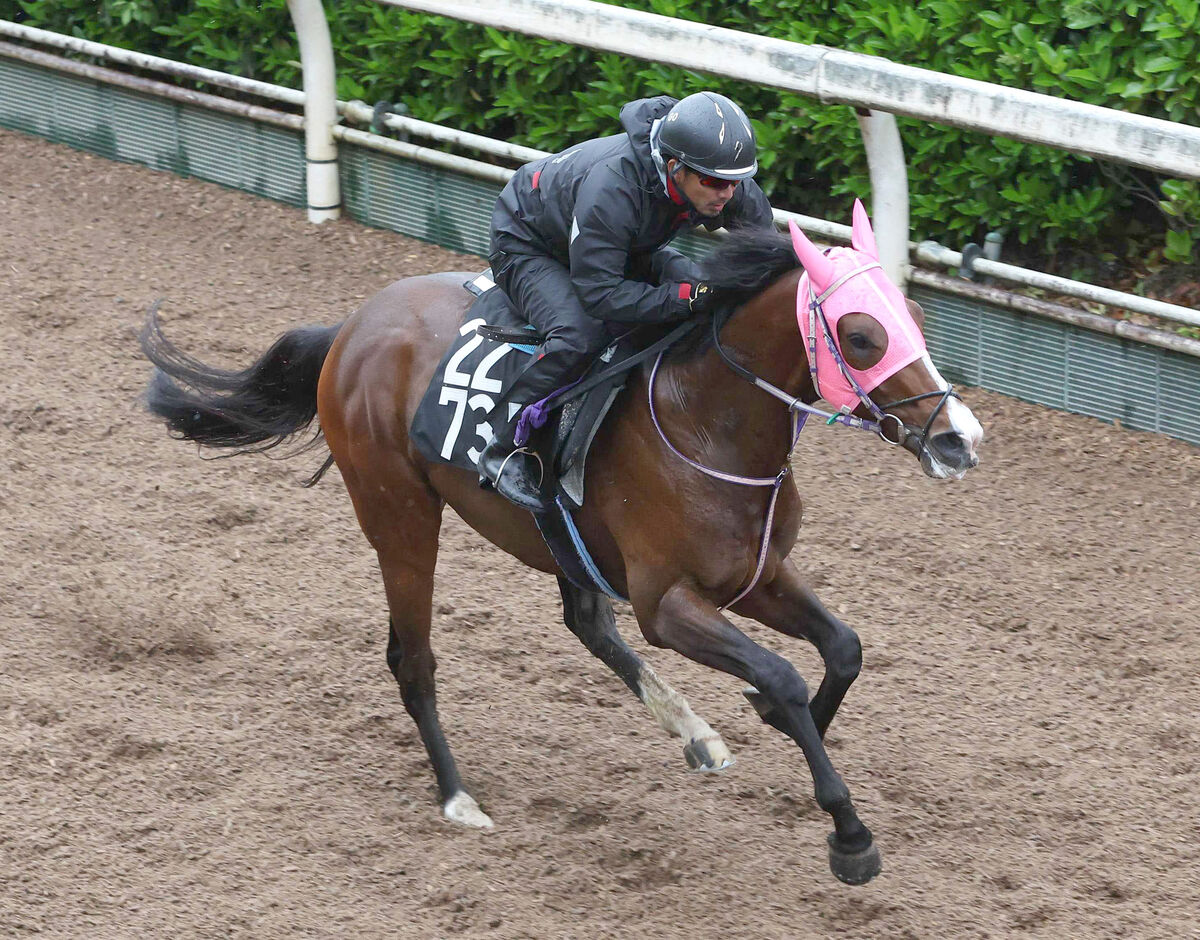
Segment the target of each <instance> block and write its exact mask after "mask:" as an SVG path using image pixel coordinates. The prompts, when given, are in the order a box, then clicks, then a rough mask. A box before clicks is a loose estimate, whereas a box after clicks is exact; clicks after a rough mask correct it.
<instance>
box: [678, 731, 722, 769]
mask: <svg viewBox="0 0 1200 940" xmlns="http://www.w3.org/2000/svg"><path fill="white" fill-rule="evenodd" d="M683 757H684V760H686V761H687V764H688V767H689V768H690V769H691V770H693V771H695V772H696V773H706V774H711V773H716V772H717V771H719V770H724V769H725V768H727V767H732V766H733V754H731V753H730V752H729V748H727V747H726V746H725V742H724V741H722V740H721V736H720V735H713V736H712V737H706V738H697V739H696V740H693V741H689V742H688V743H687V744H686V745H684V748H683Z"/></svg>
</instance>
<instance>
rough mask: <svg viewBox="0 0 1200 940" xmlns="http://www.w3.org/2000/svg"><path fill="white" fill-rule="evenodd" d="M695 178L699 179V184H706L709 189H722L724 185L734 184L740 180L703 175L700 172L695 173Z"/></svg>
mask: <svg viewBox="0 0 1200 940" xmlns="http://www.w3.org/2000/svg"><path fill="white" fill-rule="evenodd" d="M696 179H697V180H699V181H700V185H701V186H707V187H708V188H709V189H724V188H725V187H726V186H736V185H737V184H738V183H739V182H741V180H723V179H719V178H718V177H716V176H704V175H702V174H700V173H697V174H696Z"/></svg>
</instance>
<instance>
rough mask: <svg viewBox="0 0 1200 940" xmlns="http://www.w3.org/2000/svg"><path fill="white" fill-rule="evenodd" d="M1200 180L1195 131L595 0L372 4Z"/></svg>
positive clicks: (387, 0)
mask: <svg viewBox="0 0 1200 940" xmlns="http://www.w3.org/2000/svg"><path fill="white" fill-rule="evenodd" d="M377 2H379V3H383V4H387V5H389V6H396V7H404V8H406V9H410V10H421V11H423V12H425V13H436V14H439V15H441V16H449V17H452V18H454V19H459V20H465V21H467V22H471V23H480V24H483V25H486V26H495V27H497V28H499V29H505V30H512V31H514V32H518V33H528V34H530V35H534V36H541V37H543V38H546V39H557V40H561V41H562V42H568V43H571V44H572V45H576V46H588V47H590V48H593V49H603V50H605V51H607V52H619V53H623V54H624V55H631V56H635V57H636V58H639V59H647V60H649V61H652V62H664V63H667V64H669V65H678V66H682V67H684V68H688V69H693V70H696V71H701V72H709V73H711V74H713V75H724V76H726V77H728V78H736V79H739V80H741V81H745V82H750V83H752V84H757V85H769V86H771V87H774V88H784V89H787V90H788V91H795V92H799V93H800V94H802V95H809V96H811V97H814V98H818V99H820V100H821V101H824V102H827V103H830V104H847V105H852V106H854V107H857V108H872V109H875V110H878V111H885V112H887V113H889V114H902V115H904V116H906V117H912V118H919V119H921V120H924V121H929V122H931V123H934V124H946V125H949V126H951V127H961V128H964V129H966V130H973V131H983V132H984V133H988V134H992V135H996V136H1000V137H1011V138H1013V139H1014V140H1022V141H1026V142H1028V143H1034V144H1044V145H1046V146H1049V147H1055V148H1057V149H1059V150H1069V151H1072V152H1074V153H1082V154H1087V155H1089V156H1092V157H1097V158H1100V159H1104V160H1113V161H1116V162H1119V163H1128V164H1132V165H1133V166H1139V167H1144V168H1146V169H1150V170H1155V171H1157V172H1159V173H1165V174H1168V175H1170V176H1177V177H1181V178H1187V179H1200V127H1190V126H1188V125H1185V124H1173V123H1172V122H1170V121H1163V120H1159V119H1157V118H1150V117H1144V116H1142V115H1139V114H1129V113H1126V112H1124V111H1114V110H1111V109H1109V108H1101V107H1097V106H1096V105H1091V104H1084V103H1082V102H1079V101H1072V100H1070V99H1067V98H1056V97H1053V96H1051V95H1043V94H1038V93H1036V92H1031V91H1023V90H1020V89H1015V88H1006V87H1004V86H1002V85H992V84H989V83H987V82H981V81H976V80H974V79H969V78H959V77H957V76H954V75H945V74H942V73H941V72H932V71H929V70H927V69H919V68H914V67H912V66H909V65H899V64H897V63H895V62H889V61H888V60H887V59H882V58H879V57H878V56H872V55H864V54H862V53H858V52H844V51H842V50H840V49H830V48H828V47H826V46H806V45H802V44H801V43H796V42H788V41H786V40H783V39H772V38H770V37H767V36H754V35H751V34H749V33H740V32H737V31H736V30H732V29H723V28H721V27H718V26H707V25H705V24H703V23H692V22H688V21H686V20H679V19H674V18H672V17H667V16H659V15H657V14H654V13H642V12H640V11H637V10H626V9H624V8H622V7H618V6H612V5H610V4H606V3H596V2H593V0H483V2H481V0H377Z"/></svg>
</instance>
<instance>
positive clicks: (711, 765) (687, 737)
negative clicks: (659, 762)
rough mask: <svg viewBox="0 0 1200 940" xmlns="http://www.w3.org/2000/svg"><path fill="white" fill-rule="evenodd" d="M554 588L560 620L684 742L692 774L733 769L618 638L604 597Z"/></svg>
mask: <svg viewBox="0 0 1200 940" xmlns="http://www.w3.org/2000/svg"><path fill="white" fill-rule="evenodd" d="M558 589H559V591H561V592H562V599H563V620H564V621H565V623H566V625H567V627H568V629H570V631H571V632H572V633H574V634H575V635H576V636H577V637H579V639H580V640H581V641H582V642H583V645H584V646H586V647H587V648H588V651H589V652H590V653H591V654H592V655H593V656H595V657H596V658H597V659H599V660H600V661H601V662H603V663H604V665H606V666H608V668H609V669H611V670H612V671H613V672H615V673H616V674H617V677H618V678H619V679H620V680H621V681H622V682H624V683H625V684H626V685H627V686H629V688H630V690H631V691H632V692H633V694H634V695H636V696H637V697H638V698H639V699H641V701H642V703H643V704H644V705H645V706H646V708H647V710H648V711H649V712H650V714H651V715H653V716H654V717H655V719H656V720H657V721H658V723H659V724H660V725H662V726H663V728H664V729H666V731H667V732H668V733H669V734H672V735H674V736H676V737H679V738H682V739H683V741H684V746H683V756H684V759H685V760H686V761H687V763H688V766H689V767H691V768H692V769H693V770H704V771H714V770H724V769H725V768H726V767H729V766H730V765H732V764H733V755H732V754H730V753H729V748H727V747H726V746H725V742H724V741H722V740H721V736H720V735H719V734H717V733H716V732H715V731H713V729H712V728H710V727H709V725H708V722H706V721H705V720H704V719H703V718H701V717H700V716H698V715H697V714H696V713H695V712H693V711H692V709H691V706H690V705H688V703H687V699H685V698H684V697H683V696H682V695H680V694H679V693H678V692H676V691H675V690H674V689H672V688H671V687H670V686H669V685H667V683H665V682H663V680H662V679H660V678H659V677H658V674H657V673H655V671H654V670H653V669H651V668H650V667H649V666H647V665H646V664H645V663H644V662H643V661H642V659H641V657H640V656H638V654H637V653H635V652H634V651H633V650H632V649H631V648H630V647H629V644H627V643H626V642H625V641H624V640H623V639H622V638H621V634H620V633H619V632H618V631H617V621H616V617H615V616H614V615H613V609H612V604H611V603H610V602H609V600H608V598H607V597H605V596H604V595H603V594H596V593H594V592H592V591H585V590H583V589H581V588H577V587H576V586H575V585H573V584H572V583H571V582H570V581H568V580H567V579H566V578H564V577H561V576H560V577H559V579H558Z"/></svg>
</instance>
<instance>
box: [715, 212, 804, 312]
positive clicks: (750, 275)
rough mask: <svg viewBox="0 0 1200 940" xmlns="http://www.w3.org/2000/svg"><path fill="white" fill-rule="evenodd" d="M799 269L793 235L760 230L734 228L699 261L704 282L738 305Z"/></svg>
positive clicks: (772, 230)
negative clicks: (788, 273)
mask: <svg viewBox="0 0 1200 940" xmlns="http://www.w3.org/2000/svg"><path fill="white" fill-rule="evenodd" d="M799 266H800V261H799V259H797V258H796V250H795V249H794V248H793V247H792V239H791V236H790V235H786V234H784V233H783V232H779V231H777V230H775V229H774V228H757V227H749V228H739V229H734V230H733V231H732V232H731V233H730V235H729V237H728V238H725V239H722V240H721V242H720V243H719V244H718V245H717V247H716V248H714V249H713V250H712V251H710V252H709V253H708V254H707V255H705V256H704V258H703V259H702V260H701V261H700V271H701V274H702V276H703V278H704V280H705V281H707V282H708V283H709V284H711V285H712V286H713V287H714V288H716V289H717V290H718V291H719V292H720V294H721V299H722V300H728V301H730V302H731V303H733V304H735V305H736V304H738V303H741V302H743V301H745V300H749V299H750V298H751V297H753V296H754V295H755V294H757V293H759V292H760V291H762V290H764V289H765V288H766V287H767V285H768V284H770V283H772V282H773V281H775V280H777V279H778V278H780V277H781V276H783V275H784V274H786V273H787V272H788V271H791V270H793V269H794V268H797V267H799Z"/></svg>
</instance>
